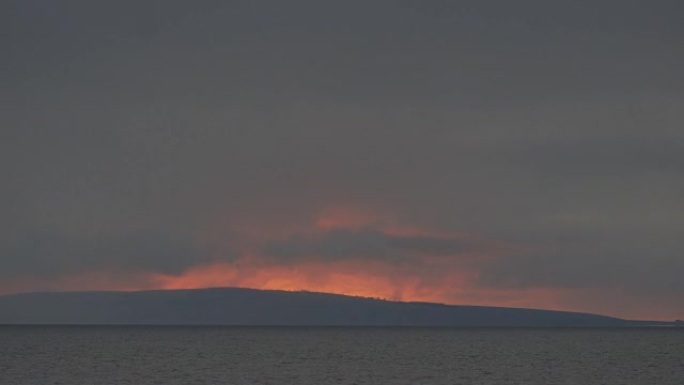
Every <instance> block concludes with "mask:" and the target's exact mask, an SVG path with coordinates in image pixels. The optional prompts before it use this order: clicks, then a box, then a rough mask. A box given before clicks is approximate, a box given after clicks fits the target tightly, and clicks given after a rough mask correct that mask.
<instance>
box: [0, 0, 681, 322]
mask: <svg viewBox="0 0 684 385" xmlns="http://www.w3.org/2000/svg"><path fill="white" fill-rule="evenodd" d="M0 7H2V9H1V10H0V15H2V16H0V17H1V18H2V19H0V23H1V24H2V25H4V26H5V27H4V29H5V30H6V33H3V34H2V37H0V39H1V40H0V50H1V51H0V52H1V53H2V57H3V58H4V59H3V61H2V62H1V63H0V78H1V80H2V84H3V85H4V86H3V87H2V88H1V89H0V100H2V101H3V103H2V104H3V111H2V114H0V127H2V130H0V135H1V137H0V174H1V175H3V178H4V180H3V188H2V189H0V210H1V211H2V213H3V215H2V217H1V218H0V226H1V228H2V232H0V253H1V254H0V289H1V290H2V291H4V292H11V291H26V290H38V289H44V288H49V289H61V288H69V289H79V288H97V287H98V284H97V283H98V282H101V283H102V282H105V281H107V280H106V279H103V278H102V274H105V275H107V274H109V275H110V276H111V277H112V278H111V279H110V280H109V281H111V282H109V281H108V282H109V283H107V284H106V285H105V284H102V285H100V286H99V287H106V288H116V287H117V284H116V282H121V284H120V285H119V286H120V287H123V288H130V287H157V286H159V285H161V286H165V287H173V286H174V285H176V286H178V285H182V282H185V283H186V284H187V285H190V284H191V282H190V280H189V278H188V279H187V280H186V281H183V279H185V278H183V277H189V276H191V275H192V274H199V275H201V274H200V273H198V272H200V271H203V272H204V274H205V275H206V276H207V277H209V276H211V277H214V278H211V279H208V278H207V280H205V281H201V280H197V279H199V278H197V277H196V278H197V279H196V280H195V281H193V282H195V283H194V284H195V285H199V284H201V282H204V283H205V284H208V283H212V284H242V285H251V286H269V285H271V286H269V287H273V286H275V284H274V283H271V284H268V282H276V281H275V279H276V278H277V277H279V278H280V279H281V280H288V281H289V282H294V281H297V280H303V281H306V280H307V279H313V278H311V277H315V276H326V277H328V278H329V280H330V281H331V282H332V281H335V280H337V279H339V280H340V282H342V281H344V279H341V278H334V277H332V276H331V275H330V274H333V272H334V270H335V269H337V271H339V272H340V274H342V273H344V274H346V277H347V278H346V279H347V282H352V281H353V282H355V284H354V285H353V286H354V287H356V288H357V289H358V288H363V285H364V282H374V280H377V279H380V280H387V282H386V283H387V285H386V286H387V287H392V288H394V289H392V290H395V289H396V288H398V287H402V285H401V282H405V285H404V286H406V287H408V286H411V285H413V286H412V287H414V288H415V290H414V289H411V290H413V291H411V293H412V294H411V295H408V294H407V295H405V297H406V298H412V299H420V298H424V299H435V300H442V301H450V302H469V303H472V302H478V301H479V302H482V303H488V304H496V303H501V304H511V303H516V304H517V303H519V304H524V305H526V306H553V307H556V308H568V309H570V308H571V309H575V310H595V311H602V312H609V313H611V314H619V315H624V316H644V317H646V316H653V317H659V318H675V317H679V318H683V317H684V315H682V314H681V309H680V305H679V302H678V298H681V295H682V294H684V287H682V285H681V283H680V280H679V279H678V275H679V273H681V272H682V271H684V266H683V265H682V257H681V256H682V253H683V252H684V242H682V241H681V239H684V237H682V233H681V230H680V229H682V228H684V204H683V203H684V202H682V196H683V193H684V178H682V175H684V174H682V172H683V171H684V162H683V161H682V157H681V155H680V154H681V153H682V150H684V134H683V132H682V130H681V129H680V127H681V126H682V122H683V121H684V114H683V113H682V111H684V96H682V95H684V88H683V87H682V82H681V81H679V80H678V79H679V78H680V77H681V76H680V72H681V68H682V67H683V66H684V54H683V53H682V50H681V45H682V43H683V42H684V30H682V27H681V23H680V20H679V15H681V14H682V12H683V11H684V8H683V6H682V5H681V4H680V2H675V1H669V0H662V1H632V2H627V3H626V2H623V1H604V2H601V3H600V4H596V3H595V2H591V3H590V2H588V1H579V2H577V1H575V2H572V3H568V4H553V5H551V4H548V3H545V2H540V1H517V2H515V3H512V2H506V1H492V2H481V1H477V2H476V1H462V2H452V1H434V2H430V4H425V2H419V1H409V0H406V1H404V0H401V1H375V2H372V4H371V3H369V2H358V1H346V2H340V3H338V4H329V3H326V4H323V3H321V2H315V1H295V2H287V3H285V2H277V1H257V2H255V1H209V0H208V1H195V2H192V4H189V3H188V2H181V1H147V2H143V3H140V2H132V1H117V2H112V3H110V4H99V3H98V4H97V5H95V4H93V3H92V2H88V1H77V0H73V1H62V2H46V1H39V0H30V1H18V0H17V1H14V0H12V1H6V2H4V3H3V4H2V5H1V6H0ZM331 213H332V214H331ZM407 229H411V231H409V230H407ZM210 266H215V267H216V269H218V270H216V269H215V270H211V271H214V273H210V272H209V270H207V269H209V267H210ZM297 266H299V267H300V270H299V273H297ZM307 266H308V267H307ZM312 266H315V267H312ZM363 266H366V267H365V268H364V267H363ZM259 267H261V268H262V269H263V270H262V273H261V274H262V275H264V274H265V275H269V274H270V275H269V277H270V278H269V279H270V281H269V280H268V279H265V278H264V280H259V279H256V278H254V277H257V276H259V274H258V273H257V271H256V270H255V269H257V268H259ZM202 269H204V270H202ZM221 269H222V270H221ZM268 269H271V270H268ZM279 269H280V270H279ZM364 269H365V270H364ZM221 271H222V272H223V273H225V276H224V279H223V280H221V279H220V276H221V274H220V272H221ZM231 271H232V272H233V273H234V274H233V273H231ZM269 271H270V273H269ZM324 271H325V272H326V273H323V272H324ZM354 271H359V272H358V273H357V275H356V277H357V278H356V279H352V278H349V277H352V276H353V275H354V274H353V272H354ZM238 273H240V274H241V275H240V274H238ZM212 274H215V275H212ZM231 274H233V275H231ZM298 274H299V275H298ZM199 275H198V277H199ZM94 276H97V277H100V278H99V279H91V278H92V277H94ZM247 276H249V277H251V278H249V277H247ZM305 276H306V277H310V278H305ZM79 277H80V278H79ZM87 277H91V278H87ZM174 277H175V278H174ZM230 277H233V278H230ZM235 277H241V278H239V279H238V278H235ZM288 277H290V278H288ZM293 277H297V278H296V279H295V278H293ZM450 277H451V278H450ZM174 279H175V280H176V281H174ZM250 280H251V281H250ZM402 280H403V281H402ZM451 280H453V281H454V282H459V284H458V285H450V284H449V282H451ZM174 282H175V283H174ZM428 283H429V284H428ZM288 285H289V284H288ZM421 285H422V286H421ZM285 286H287V285H285ZM291 286H292V287H293V288H294V287H295V286H296V285H294V284H292V285H291ZM302 286H306V285H304V284H302ZM306 287H308V288H315V287H320V288H323V289H326V288H327V289H330V290H332V289H333V288H332V286H325V285H324V284H322V283H321V284H318V286H316V285H309V286H306ZM420 287H422V288H423V289H420V290H419V289H418V288H420ZM352 289H353V288H350V287H347V288H346V289H345V290H347V291H353V290H352ZM335 290H338V289H335ZM359 290H360V289H359ZM370 291H372V290H369V291H368V292H370ZM395 291H396V290H395ZM356 292H360V291H358V290H357V291H356ZM389 292H390V290H389V289H387V290H385V289H383V293H389ZM588 293H589V294H588ZM421 296H422V297H421ZM402 298H403V297H402ZM625 298H628V299H630V300H631V301H630V300H627V299H625ZM582 299H584V301H585V302H582V301H583V300H582ZM497 301H498V302H497ZM515 301H517V302H515Z"/></svg>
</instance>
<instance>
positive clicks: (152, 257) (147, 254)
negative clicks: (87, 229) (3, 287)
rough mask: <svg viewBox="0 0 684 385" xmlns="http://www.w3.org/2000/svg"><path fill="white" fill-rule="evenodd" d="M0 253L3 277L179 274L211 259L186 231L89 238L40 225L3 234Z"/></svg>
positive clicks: (1, 275)
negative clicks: (12, 235)
mask: <svg viewBox="0 0 684 385" xmlns="http://www.w3.org/2000/svg"><path fill="white" fill-rule="evenodd" d="M0 255H1V256H2V258H0V277H2V278H5V279H13V278H17V277H31V278H36V277H38V278H54V277H59V276H66V275H71V274H76V273H82V272H89V271H106V270H108V269H109V270H113V271H114V272H121V271H130V272H137V271H144V272H158V273H169V274H177V273H180V272H182V271H183V270H184V269H186V268H187V267H189V266H193V265H196V264H198V263H205V262H209V261H210V260H211V258H210V257H209V255H208V254H207V253H206V252H204V251H202V250H201V249H200V248H199V247H198V246H196V245H195V244H194V243H193V242H192V241H191V240H189V239H184V238H183V237H172V236H169V235H162V234H153V233H138V234H124V235H120V236H118V237H116V238H107V239H101V238H98V239H87V238H77V237H73V236H68V235H64V234H57V233H52V232H48V231H36V230H33V231H24V232H21V233H20V237H18V238H15V239H11V240H5V242H4V243H3V247H2V249H0Z"/></svg>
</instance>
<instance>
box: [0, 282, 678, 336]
mask: <svg viewBox="0 0 684 385" xmlns="http://www.w3.org/2000/svg"><path fill="white" fill-rule="evenodd" d="M0 324H97V325H100V324H107V325H311V326H332V325H336V326H460V327H462V326H468V327H494V326H496V327H519V326H524V327H528V326H537V327H542V326H543V327H623V326H643V325H669V324H670V323H666V322H645V321H628V320H623V319H619V318H613V317H606V316H601V315H595V314H586V313H573V312H563V311H550V310H537V309H518V308H502V307H484V306H455V305H442V304H433V303H419V302H393V301H385V300H379V299H372V298H361V297H351V296H345V295H336V294H324V293H311V292H286V291H271V290H253V289H239V288H213V289H194V290H153V291H138V292H104V291H103V292H44V293H26V294H14V295H5V296H0Z"/></svg>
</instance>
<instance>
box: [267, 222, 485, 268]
mask: <svg viewBox="0 0 684 385" xmlns="http://www.w3.org/2000/svg"><path fill="white" fill-rule="evenodd" d="M480 248H481V247H478V245H477V244H476V243H475V242H473V241H468V240H465V239H455V238H442V237H431V236H421V235H393V234H387V233H384V232H382V231H379V230H345V229H339V230H330V231H327V232H325V233H324V234H318V235H314V236H307V235H304V234H295V235H294V236H292V237H290V238H288V239H285V240H280V241H271V242H269V243H268V244H267V245H266V247H265V249H264V253H265V254H266V255H269V256H274V257H277V258H281V259H284V260H285V261H287V260H288V259H289V260H295V259H297V258H320V257H324V258H329V259H344V258H364V259H385V260H394V261H405V260H408V259H412V258H416V256H426V255H427V256H432V255H439V256H450V257H454V258H458V256H459V254H462V253H465V252H468V251H474V250H476V249H480Z"/></svg>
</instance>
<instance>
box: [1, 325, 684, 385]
mask: <svg viewBox="0 0 684 385" xmlns="http://www.w3.org/2000/svg"><path fill="white" fill-rule="evenodd" d="M0 384H2V385H80V384H84V385H97V384H117V385H126V384H131V385H151V384H164V385H166V384H168V385H172V384H179V385H181V384H182V385H192V384H238V385H239V384H250V385H252V384H255V385H256V384H277V385H281V384H282V385H284V384H293V385H294V384H312V385H314V384H315V385H332V384H358V385H364V384H373V385H378V384H464V385H465V384H468V385H472V384H482V385H499V384H501V385H503V384H525V385H537V384H538V385H551V384H582V385H585V384H586V385H591V384H620V385H625V384H643V385H668V384H672V385H682V384H684V329H681V328H680V329H676V328H653V329H650V328H649V329H646V328H641V329H472V328H460V329H458V328H457V329H449V328H308V327H282V328H278V327H125V326H109V327H106V326H104V327H103V326H0Z"/></svg>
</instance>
